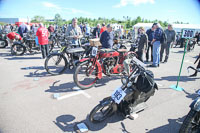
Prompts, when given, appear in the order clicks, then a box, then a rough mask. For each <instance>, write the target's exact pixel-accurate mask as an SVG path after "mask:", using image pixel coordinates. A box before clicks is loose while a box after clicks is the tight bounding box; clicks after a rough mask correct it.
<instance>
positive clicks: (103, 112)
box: [89, 99, 117, 123]
mask: <svg viewBox="0 0 200 133" xmlns="http://www.w3.org/2000/svg"><path fill="white" fill-rule="evenodd" d="M107 100H109V99H107ZM107 100H105V101H104V103H106V102H107ZM116 109H117V106H116V104H115V103H113V102H111V103H109V104H102V103H100V104H98V105H97V106H96V107H94V109H93V110H92V111H91V112H90V115H89V120H90V122H92V123H100V122H102V121H104V120H105V119H106V118H108V117H110V116H111V115H113V114H114V112H115V111H116Z"/></svg>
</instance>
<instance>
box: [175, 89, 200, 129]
mask: <svg viewBox="0 0 200 133" xmlns="http://www.w3.org/2000/svg"><path fill="white" fill-rule="evenodd" d="M198 95H199V96H198V97H197V98H196V99H195V100H194V101H193V102H192V104H191V105H190V108H191V109H190V111H189V113H188V115H187V116H186V118H185V120H184V121H183V124H182V125H181V128H180V130H179V133H200V90H199V91H198Z"/></svg>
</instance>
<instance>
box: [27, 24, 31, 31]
mask: <svg viewBox="0 0 200 133" xmlns="http://www.w3.org/2000/svg"><path fill="white" fill-rule="evenodd" d="M26 26H27V29H28V31H30V30H31V27H30V23H27V25H26Z"/></svg>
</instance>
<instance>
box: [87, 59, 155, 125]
mask: <svg viewBox="0 0 200 133" xmlns="http://www.w3.org/2000/svg"><path fill="white" fill-rule="evenodd" d="M131 66H132V67H133V71H132V72H131V74H130V75H129V76H124V77H122V79H121V82H122V84H123V85H122V86H121V87H118V88H117V89H115V90H114V92H113V93H112V95H111V96H110V97H107V98H104V99H103V100H102V101H100V103H99V104H98V105H97V106H96V107H94V109H93V110H92V111H91V112H90V115H89V120H90V122H93V123H99V122H102V121H104V120H105V119H106V118H108V117H109V116H111V115H113V114H114V113H115V112H117V111H118V112H119V113H120V114H121V115H122V116H123V117H124V118H126V117H127V116H130V114H136V113H138V112H140V111H142V110H144V109H145V108H146V107H147V105H146V103H145V102H146V101H147V100H148V99H149V98H150V97H151V96H153V95H154V93H155V90H156V89H158V87H157V84H156V83H155V81H154V75H153V73H152V72H151V71H149V70H145V68H144V64H143V63H142V62H141V61H139V60H138V59H137V58H136V57H134V58H133V59H132V61H131Z"/></svg>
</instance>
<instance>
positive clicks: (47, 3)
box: [42, 2, 61, 9]
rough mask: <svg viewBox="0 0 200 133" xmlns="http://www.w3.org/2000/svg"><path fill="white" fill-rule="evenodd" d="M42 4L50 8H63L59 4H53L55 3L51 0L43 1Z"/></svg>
mask: <svg viewBox="0 0 200 133" xmlns="http://www.w3.org/2000/svg"><path fill="white" fill-rule="evenodd" d="M42 4H43V5H44V6H45V7H48V8H56V9H61V7H60V6H58V5H56V4H53V3H50V2H42Z"/></svg>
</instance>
